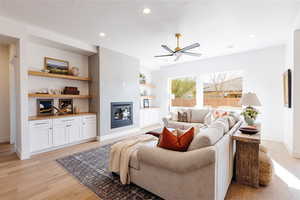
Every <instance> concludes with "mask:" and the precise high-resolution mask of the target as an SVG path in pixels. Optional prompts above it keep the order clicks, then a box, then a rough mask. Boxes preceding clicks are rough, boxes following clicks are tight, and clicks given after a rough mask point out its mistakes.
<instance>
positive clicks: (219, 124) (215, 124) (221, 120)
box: [209, 117, 230, 133]
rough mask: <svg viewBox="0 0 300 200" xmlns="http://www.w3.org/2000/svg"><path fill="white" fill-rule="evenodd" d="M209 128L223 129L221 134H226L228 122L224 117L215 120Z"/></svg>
mask: <svg viewBox="0 0 300 200" xmlns="http://www.w3.org/2000/svg"><path fill="white" fill-rule="evenodd" d="M209 127H217V128H221V129H222V128H223V133H227V132H228V131H229V129H230V128H229V121H228V119H227V118H226V117H221V118H218V119H216V120H215V121H214V122H213V123H211V125H209Z"/></svg>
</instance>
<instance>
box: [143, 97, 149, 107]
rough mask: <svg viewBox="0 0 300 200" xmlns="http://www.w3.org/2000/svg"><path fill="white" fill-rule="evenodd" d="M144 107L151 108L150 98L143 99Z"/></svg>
mask: <svg viewBox="0 0 300 200" xmlns="http://www.w3.org/2000/svg"><path fill="white" fill-rule="evenodd" d="M143 107H144V108H149V107H150V103H149V99H143Z"/></svg>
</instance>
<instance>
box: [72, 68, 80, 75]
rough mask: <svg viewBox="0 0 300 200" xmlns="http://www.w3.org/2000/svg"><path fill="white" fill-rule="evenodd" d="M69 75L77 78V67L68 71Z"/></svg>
mask: <svg viewBox="0 0 300 200" xmlns="http://www.w3.org/2000/svg"><path fill="white" fill-rule="evenodd" d="M70 73H71V75H73V76H79V68H78V67H72V69H71V70H70Z"/></svg>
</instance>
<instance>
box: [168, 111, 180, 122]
mask: <svg viewBox="0 0 300 200" xmlns="http://www.w3.org/2000/svg"><path fill="white" fill-rule="evenodd" d="M170 114H171V120H173V121H178V112H177V111H176V112H171V113H170Z"/></svg>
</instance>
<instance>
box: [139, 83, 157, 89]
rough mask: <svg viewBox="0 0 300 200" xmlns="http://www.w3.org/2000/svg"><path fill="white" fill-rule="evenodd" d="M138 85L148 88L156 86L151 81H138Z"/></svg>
mask: <svg viewBox="0 0 300 200" xmlns="http://www.w3.org/2000/svg"><path fill="white" fill-rule="evenodd" d="M140 85H141V86H143V87H148V88H156V86H155V85H153V84H151V83H140Z"/></svg>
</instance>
